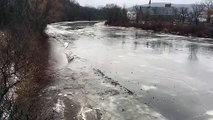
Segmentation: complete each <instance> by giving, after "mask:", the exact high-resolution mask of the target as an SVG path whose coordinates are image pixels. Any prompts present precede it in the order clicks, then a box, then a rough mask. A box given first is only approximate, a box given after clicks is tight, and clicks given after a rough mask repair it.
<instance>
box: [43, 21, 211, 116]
mask: <svg viewBox="0 0 213 120" xmlns="http://www.w3.org/2000/svg"><path fill="white" fill-rule="evenodd" d="M47 31H48V34H49V35H50V36H51V41H50V42H51V44H52V51H53V53H52V56H55V60H53V63H54V64H57V65H56V67H55V68H54V69H57V70H58V71H59V72H58V74H59V77H58V79H60V82H58V83H57V84H56V85H55V86H56V87H57V89H58V90H59V91H60V93H59V96H63V97H61V98H60V99H61V100H60V101H59V103H60V102H62V103H60V104H61V106H62V108H63V114H62V115H63V116H64V118H65V119H66V118H67V119H68V117H70V116H69V115H66V114H68V113H67V112H69V110H68V109H66V108H69V107H68V105H69V102H68V101H69V100H67V99H70V100H73V101H78V103H79V106H80V107H81V109H80V110H79V112H78V113H77V114H76V117H75V116H74V117H72V118H73V119H77V118H79V116H81V117H82V118H84V119H91V120H93V119H94V120H95V119H97V120H98V119H103V120H108V119H110V120H161V119H162V120H164V119H167V120H213V44H212V42H211V39H204V38H194V37H182V36H174V35H168V34H158V33H153V32H151V31H144V30H139V29H134V28H118V27H108V26H104V24H103V23H87V22H84V23H82V22H78V23H71V22H63V23H55V24H51V25H49V26H48V30H47ZM75 93H78V95H75ZM73 94H74V96H76V97H72V96H73ZM66 98H67V99H66ZM59 103H58V104H59ZM63 106H64V107H63ZM64 111H65V112H64Z"/></svg>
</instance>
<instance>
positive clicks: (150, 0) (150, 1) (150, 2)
mask: <svg viewBox="0 0 213 120" xmlns="http://www.w3.org/2000/svg"><path fill="white" fill-rule="evenodd" d="M151 4H152V0H149V8H150V7H151Z"/></svg>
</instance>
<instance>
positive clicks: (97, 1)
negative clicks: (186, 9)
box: [76, 0, 203, 7]
mask: <svg viewBox="0 0 213 120" xmlns="http://www.w3.org/2000/svg"><path fill="white" fill-rule="evenodd" d="M76 1H77V2H78V3H80V5H82V6H93V7H98V6H104V5H106V4H108V3H115V4H117V5H119V6H124V5H125V6H126V7H130V6H132V5H136V4H137V5H141V4H147V3H149V0H76ZM198 1H203V0H152V2H168V3H177V4H190V3H195V2H198Z"/></svg>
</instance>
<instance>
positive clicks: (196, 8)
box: [192, 3, 205, 24]
mask: <svg viewBox="0 0 213 120" xmlns="http://www.w3.org/2000/svg"><path fill="white" fill-rule="evenodd" d="M204 8H205V5H204V4H202V3H200V4H199V3H196V4H193V5H192V17H193V21H194V22H195V23H196V24H198V23H199V17H200V16H201V14H202V12H203V11H204Z"/></svg>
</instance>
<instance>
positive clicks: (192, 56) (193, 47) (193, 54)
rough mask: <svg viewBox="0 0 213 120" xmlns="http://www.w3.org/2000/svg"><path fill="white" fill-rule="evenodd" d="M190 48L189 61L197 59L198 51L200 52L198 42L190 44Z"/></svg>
mask: <svg viewBox="0 0 213 120" xmlns="http://www.w3.org/2000/svg"><path fill="white" fill-rule="evenodd" d="M188 48H189V57H188V60H189V61H197V60H198V57H197V53H198V49H199V48H198V45H197V44H190V45H188Z"/></svg>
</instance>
